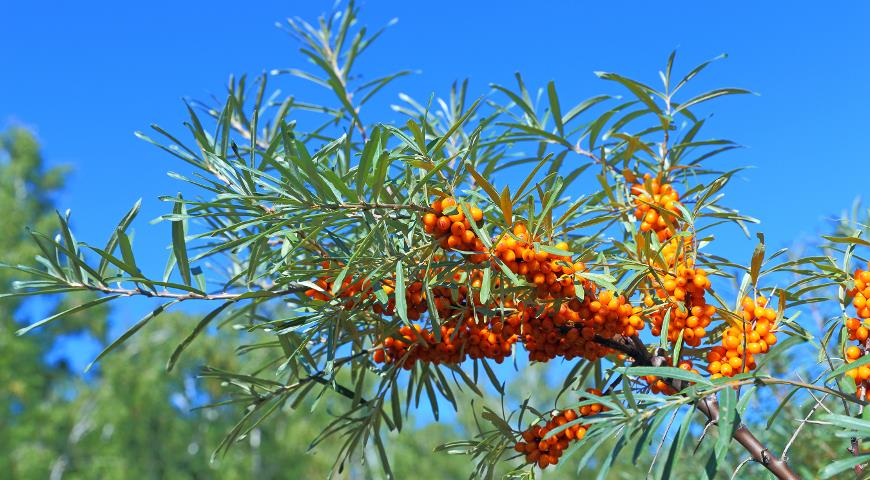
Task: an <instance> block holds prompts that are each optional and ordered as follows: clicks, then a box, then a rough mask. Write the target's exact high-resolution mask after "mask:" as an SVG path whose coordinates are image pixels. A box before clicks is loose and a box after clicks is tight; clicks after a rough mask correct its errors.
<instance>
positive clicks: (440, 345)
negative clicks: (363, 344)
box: [372, 321, 517, 369]
mask: <svg viewBox="0 0 870 480" xmlns="http://www.w3.org/2000/svg"><path fill="white" fill-rule="evenodd" d="M440 333H441V339H440V340H439V339H438V338H437V337H436V335H435V334H434V333H433V332H431V331H429V330H428V329H426V328H422V327H420V326H419V325H414V326H413V327H409V326H403V327H401V328H400V329H399V332H398V334H399V336H397V337H395V338H394V337H387V338H386V339H384V342H383V345H382V348H380V349H378V350H375V352H374V353H373V354H372V359H373V360H374V361H375V362H376V363H395V362H400V364H401V365H402V368H405V369H411V368H412V367H413V366H414V363H415V362H417V361H422V362H427V363H433V364H435V365H438V364H442V363H449V364H456V363H461V362H463V361H465V359H466V358H471V359H480V358H490V359H493V360H495V361H496V363H501V362H502V361H504V358H505V357H506V356H508V355H510V353H511V349H512V347H513V344H514V343H515V342H516V340H517V337H516V335H507V336H506V335H504V332H500V333H496V332H494V331H493V330H491V329H489V328H487V327H480V326H478V325H477V324H476V323H475V322H474V321H467V322H463V323H461V324H460V325H459V326H458V327H450V326H447V325H442V326H441V331H440Z"/></svg>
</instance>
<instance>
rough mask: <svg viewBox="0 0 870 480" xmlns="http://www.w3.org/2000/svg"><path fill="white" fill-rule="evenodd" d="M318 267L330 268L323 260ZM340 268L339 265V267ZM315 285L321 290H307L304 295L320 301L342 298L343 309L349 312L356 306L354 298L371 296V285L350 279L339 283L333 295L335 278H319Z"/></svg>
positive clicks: (327, 262)
mask: <svg viewBox="0 0 870 480" xmlns="http://www.w3.org/2000/svg"><path fill="white" fill-rule="evenodd" d="M320 266H321V267H322V268H323V269H324V270H326V269H328V268H330V264H329V261H328V260H324V261H323V262H322V263H321V264H320ZM339 266H340V265H339ZM314 284H315V285H317V286H318V287H320V289H321V290H322V291H321V290H317V289H314V288H309V289H308V290H306V291H305V295H306V296H308V297H311V298H312V299H314V300H321V301H324V302H326V301H329V300H331V299H332V298H343V299H346V300H345V301H344V302H343V305H344V308H345V309H347V310H350V309H351V308H353V307H354V305H356V301H355V300H354V299H353V298H354V297H355V296H357V295H359V294H360V293H362V297H363V298H366V297H368V296H370V295H371V294H372V288H371V283H370V282H368V281H363V280H353V279H352V278H350V277H345V278H344V280H343V281H342V283H341V287H340V288H339V289H338V291H337V292H336V293H335V294H334V295H333V293H332V289H333V287H334V286H335V278H334V277H329V276H327V277H321V278H319V279H318V280H317V281H315V282H314Z"/></svg>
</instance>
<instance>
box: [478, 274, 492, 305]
mask: <svg viewBox="0 0 870 480" xmlns="http://www.w3.org/2000/svg"><path fill="white" fill-rule="evenodd" d="M491 283H492V268H490V267H489V266H486V267H485V268H484V269H483V279H482V280H481V282H480V301H481V302H482V303H486V302H487V301H489V290H490V284H491Z"/></svg>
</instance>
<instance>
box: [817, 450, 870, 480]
mask: <svg viewBox="0 0 870 480" xmlns="http://www.w3.org/2000/svg"><path fill="white" fill-rule="evenodd" d="M867 461H870V454H864V455H860V456H857V457H851V458H844V459H843V460H837V461H836V462H833V463H829V464H828V465H825V468H823V469H822V470H821V471H820V472H819V478H820V479H825V478H831V477H833V476H834V475H836V474H838V473H840V472H845V471H846V470H848V469H850V468H853V467H855V466H856V465H861V464H862V463H865V462H867Z"/></svg>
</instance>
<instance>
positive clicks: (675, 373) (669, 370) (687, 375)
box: [615, 367, 713, 385]
mask: <svg viewBox="0 0 870 480" xmlns="http://www.w3.org/2000/svg"><path fill="white" fill-rule="evenodd" d="M615 370H616V371H617V372H621V373H623V374H624V375H629V376H632V377H645V376H647V375H655V376H657V377H665V378H675V379H677V380H685V381H687V382H693V383H697V384H700V385H713V384H712V383H711V382H710V381H709V380H707V379H706V378H704V377H702V376H701V375H698V374H697V373H692V372H690V371H688V370H683V369H682V368H674V367H618V368H616V369H615Z"/></svg>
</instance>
